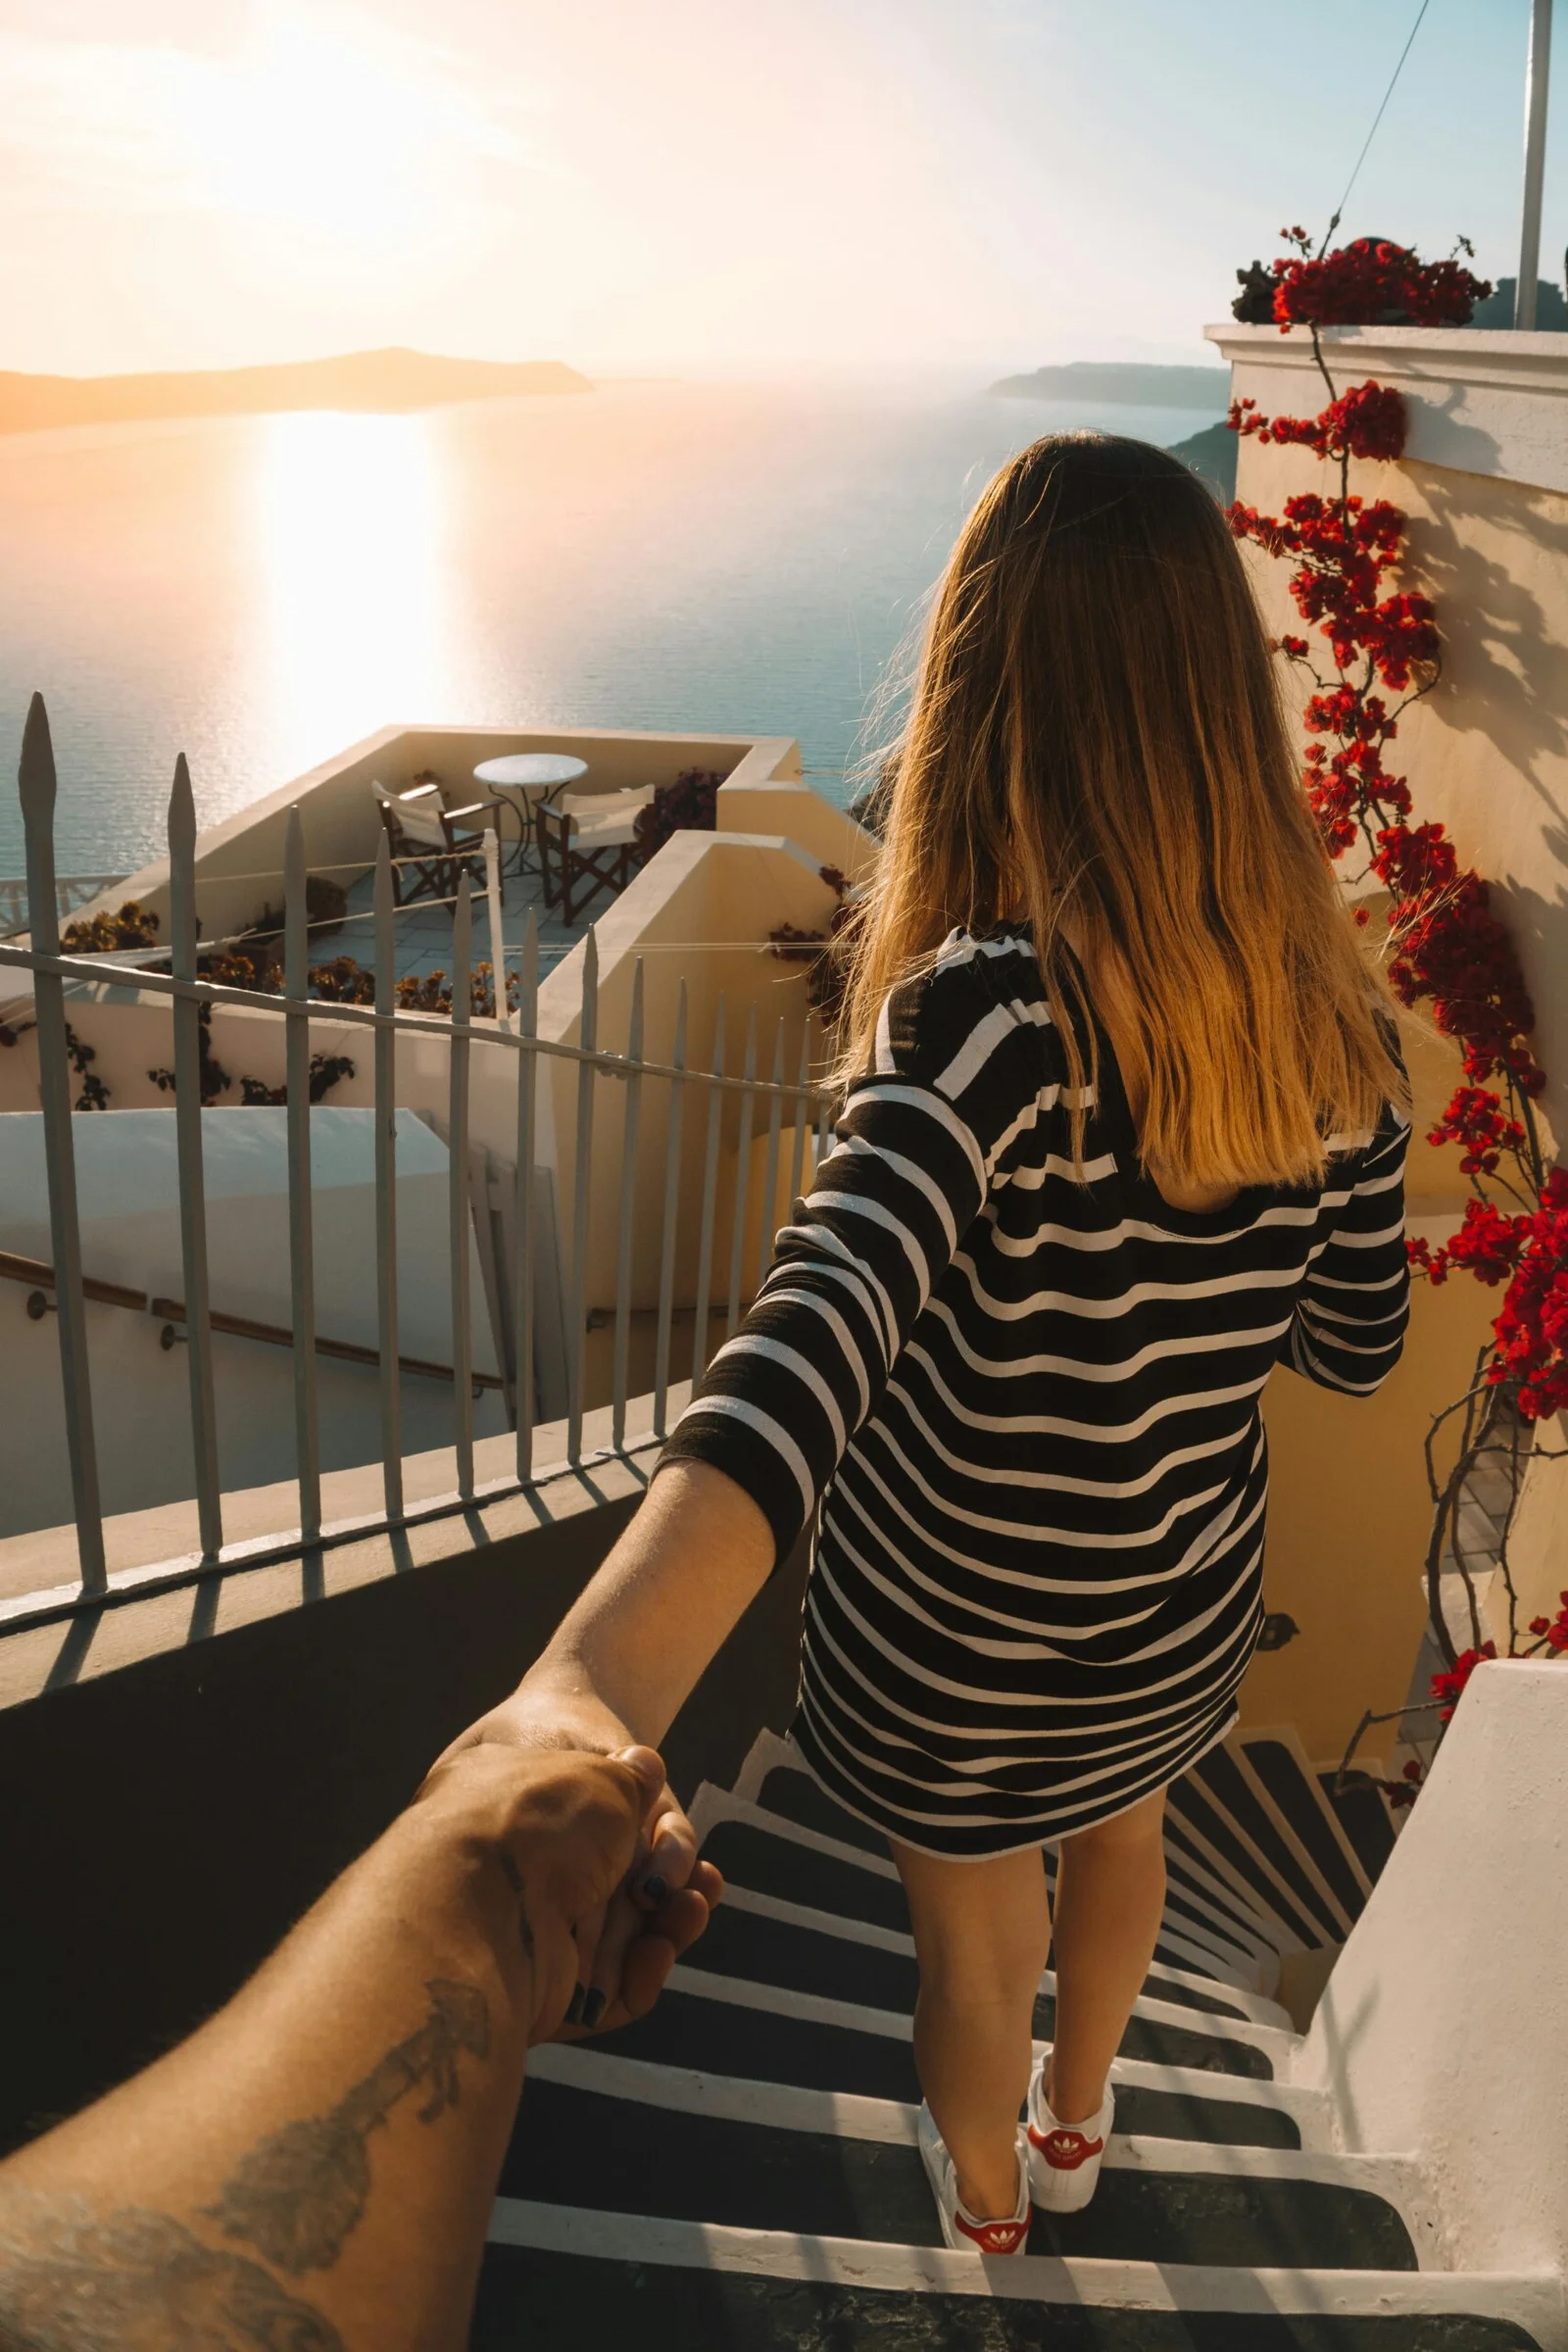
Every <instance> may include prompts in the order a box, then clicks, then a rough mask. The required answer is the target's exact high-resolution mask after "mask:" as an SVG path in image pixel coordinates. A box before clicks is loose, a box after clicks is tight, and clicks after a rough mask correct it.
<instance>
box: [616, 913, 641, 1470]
mask: <svg viewBox="0 0 1568 2352" xmlns="http://www.w3.org/2000/svg"><path fill="white" fill-rule="evenodd" d="M642 1056H643V959H642V957H641V956H638V958H637V961H636V964H635V966H634V967H633V970H632V976H631V1022H630V1026H629V1028H628V1030H627V1035H626V1064H627V1067H626V1113H625V1119H624V1122H623V1124H622V1127H621V1135H620V1235H619V1248H618V1251H617V1255H616V1260H615V1352H614V1370H613V1378H612V1384H611V1406H610V1418H611V1437H610V1442H611V1444H612V1445H613V1446H614V1448H615V1450H616V1452H617V1453H618V1452H619V1450H620V1448H621V1446H623V1445H624V1443H625V1439H626V1381H627V1374H628V1370H629V1367H630V1351H631V1263H632V1222H633V1219H634V1218H635V1216H636V1213H637V1126H638V1112H639V1110H640V1108H641V1103H642V1084H643V1081H642V1072H641V1070H640V1068H639V1066H638V1065H639V1063H640V1062H641V1060H642Z"/></svg>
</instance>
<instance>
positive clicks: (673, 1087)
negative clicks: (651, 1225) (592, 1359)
mask: <svg viewBox="0 0 1568 2352" xmlns="http://www.w3.org/2000/svg"><path fill="white" fill-rule="evenodd" d="M669 1058H670V1060H671V1061H672V1062H673V1063H674V1065H675V1067H676V1069H677V1070H683V1069H684V1068H685V1066H686V983H685V981H684V980H683V981H682V982H681V984H680V999H679V1003H678V1004H677V1006H676V1010H675V1043H674V1045H673V1046H672V1048H671V1049H670V1055H669ZM684 1094H685V1089H684V1088H683V1087H682V1085H681V1082H680V1080H679V1079H678V1078H672V1079H671V1080H670V1082H669V1127H668V1130H667V1133H666V1135H665V1140H664V1231H663V1240H662V1247H661V1251H660V1259H659V1334H658V1338H657V1340H656V1341H655V1345H654V1435H655V1437H656V1438H662V1437H664V1436H665V1434H666V1432H665V1428H664V1400H665V1396H666V1394H667V1391H668V1388H669V1333H670V1325H671V1323H672V1321H673V1319H674V1309H675V1232H676V1227H677V1224H678V1223H679V1219H680V1129H681V1110H682V1107H683V1098H684Z"/></svg>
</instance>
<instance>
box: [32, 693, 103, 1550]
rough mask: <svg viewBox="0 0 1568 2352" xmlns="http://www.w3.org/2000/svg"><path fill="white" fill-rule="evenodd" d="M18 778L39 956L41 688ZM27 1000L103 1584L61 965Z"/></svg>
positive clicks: (77, 1485) (65, 1382)
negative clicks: (33, 1032)
mask: <svg viewBox="0 0 1568 2352" xmlns="http://www.w3.org/2000/svg"><path fill="white" fill-rule="evenodd" d="M17 784H18V788H19V790H20V792H21V796H22V825H23V832H24V835H25V841H26V852H27V928H28V934H29V937H28V945H29V946H30V947H32V948H33V949H35V950H36V951H37V952H38V953H39V954H40V955H44V956H58V955H59V953H60V918H59V911H58V906H57V901H56V896H55V852H54V824H55V756H54V751H53V748H52V746H51V744H50V741H49V717H48V713H47V712H46V711H45V710H44V707H43V696H42V695H41V694H35V695H34V696H33V698H32V701H31V703H30V704H29V705H28V709H27V718H26V724H25V728H24V730H23V736H22V764H21V766H20V768H19V769H18V771H17ZM32 1003H33V1010H34V1013H35V1015H36V1018H37V1023H38V1101H39V1104H40V1107H41V1109H42V1112H43V1155H44V1168H45V1171H46V1177H47V1182H48V1187H49V1234H50V1246H51V1248H52V1250H53V1251H54V1261H55V1304H56V1306H57V1308H58V1310H59V1311H58V1313H57V1315H56V1318H55V1320H56V1325H57V1327H58V1331H59V1336H60V1380H61V1387H62V1390H63V1392H64V1401H65V1412H66V1452H67V1456H68V1458H69V1460H70V1463H71V1497H72V1507H73V1511H74V1513H75V1519H76V1559H77V1562H78V1564H79V1566H80V1569H81V1589H82V1591H83V1592H84V1593H102V1592H103V1591H104V1590H105V1587H106V1584H107V1582H108V1578H107V1572H106V1569H105V1564H104V1526H103V1512H102V1507H101V1504H100V1500H99V1492H98V1449H97V1446H96V1443H95V1441H94V1437H93V1425H92V1387H91V1381H90V1376H89V1372H88V1366H87V1313H86V1307H85V1304H84V1301H83V1296H82V1287H81V1228H80V1222H79V1219H78V1216H77V1211H76V1158H75V1145H74V1140H73V1134H72V1127H71V1065H70V1062H69V1059H68V1057H67V1045H68V1041H67V1037H66V988H65V982H64V981H63V980H62V979H61V977H60V975H59V973H58V972H36V973H34V975H33V982H32Z"/></svg>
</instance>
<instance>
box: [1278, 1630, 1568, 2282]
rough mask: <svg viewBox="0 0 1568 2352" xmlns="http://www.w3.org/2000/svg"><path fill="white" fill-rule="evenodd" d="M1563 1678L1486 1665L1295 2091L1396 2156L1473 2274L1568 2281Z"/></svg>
mask: <svg viewBox="0 0 1568 2352" xmlns="http://www.w3.org/2000/svg"><path fill="white" fill-rule="evenodd" d="M1565 1954H1568V1665H1565V1664H1562V1663H1560V1662H1558V1661H1556V1660H1554V1659H1553V1660H1549V1661H1544V1660H1539V1659H1531V1660H1525V1659H1513V1660H1509V1661H1507V1662H1506V1663H1498V1664H1497V1665H1495V1666H1483V1667H1481V1668H1479V1669H1478V1670H1477V1672H1476V1674H1475V1675H1474V1676H1473V1678H1472V1680H1471V1683H1470V1687H1469V1689H1468V1690H1467V1691H1466V1692H1465V1694H1464V1697H1463V1699H1462V1700H1461V1701H1460V1704H1459V1709H1458V1712H1457V1714H1456V1715H1455V1716H1454V1719H1453V1724H1452V1727H1451V1728H1450V1730H1449V1732H1448V1736H1447V1738H1446V1740H1445V1741H1444V1743H1443V1746H1442V1747H1441V1749H1440V1750H1439V1753H1438V1758H1437V1763H1436V1765H1435V1767H1434V1770H1433V1773H1432V1777H1431V1780H1430V1782H1429V1784H1428V1786H1427V1788H1426V1789H1425V1790H1424V1791H1423V1793H1422V1795H1421V1797H1420V1799H1419V1801H1418V1802H1417V1804H1416V1806H1415V1810H1414V1812H1413V1813H1412V1815H1411V1817H1410V1820H1409V1822H1408V1823H1407V1825H1406V1827H1405V1829H1404V1831H1403V1834H1402V1835H1401V1837H1400V1838H1399V1841H1398V1843H1397V1845H1396V1847H1395V1849H1394V1852H1393V1854H1392V1856H1391V1857H1390V1859H1389V1861H1388V1863H1387V1865H1386V1866H1385V1869H1384V1872H1383V1876H1382V1877H1381V1879H1380V1880H1379V1881H1378V1884H1377V1887H1376V1888H1375V1889H1374V1891H1373V1894H1372V1899H1371V1901H1370V1902H1369V1903H1368V1905H1367V1907H1366V1910H1365V1911H1364V1912H1363V1914H1362V1916H1361V1918H1360V1920H1359V1921H1358V1922H1357V1924H1356V1927H1355V1930H1354V1932H1353V1934H1352V1935H1351V1936H1350V1939H1349V1941H1348V1944H1347V1945H1346V1947H1345V1950H1344V1952H1343V1954H1342V1955H1341V1957H1340V1960H1339V1962H1338V1964H1337V1965H1336V1967H1335V1970H1334V1973H1333V1975H1332V1976H1331V1977H1330V1979H1329V1981H1328V1985H1327V1988H1326V1989H1325V1991H1324V1994H1323V1998H1322V2001H1321V2002H1320V2004H1319V2007H1318V2011H1317V2015H1316V2017H1315V2018H1314V2020H1313V2023H1312V2029H1311V2032H1310V2034H1308V2036H1307V2041H1306V2046H1305V2049H1304V2050H1303V2051H1302V2053H1301V2058H1300V2062H1299V2067H1298V2078H1299V2079H1304V2080H1305V2081H1307V2082H1313V2083H1316V2084H1320V2085H1322V2086H1324V2087H1326V2088H1328V2089H1329V2090H1330V2091H1331V2092H1332V2093H1333V2095H1334V2098H1335V2102H1336V2105H1337V2108H1338V2112H1339V2117H1340V2122H1341V2127H1342V2130H1343V2132H1344V2139H1345V2145H1346V2146H1347V2147H1348V2148H1351V2149H1357V2148H1360V2149H1383V2150H1385V2151H1393V2152H1397V2151H1400V2150H1405V2149H1408V2150H1410V2151H1412V2152H1414V2153H1415V2154H1417V2155H1418V2156H1419V2158H1420V2160H1421V2163H1422V2165H1423V2167H1424V2168H1425V2170H1426V2173H1427V2177H1428V2180H1429V2183H1430V2186H1431V2188H1432V2191H1433V2193H1434V2197H1435V2201H1436V2204H1437V2207H1438V2210H1439V2212H1440V2213H1441V2215H1442V2216H1443V2217H1444V2220H1445V2222H1446V2226H1447V2229H1448V2231H1449V2235H1450V2243H1449V2246H1448V2249H1447V2251H1448V2259H1449V2261H1450V2262H1451V2263H1452V2264H1454V2265H1455V2266H1458V2267H1464V2268H1468V2269H1473V2270H1526V2269H1531V2268H1536V2267H1541V2268H1546V2267H1550V2268H1554V2269H1559V2270H1568V2035H1565V2034H1564V2033H1563V2028H1562V1993H1563V1963H1564V1956H1565Z"/></svg>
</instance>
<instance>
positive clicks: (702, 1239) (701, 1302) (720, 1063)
mask: <svg viewBox="0 0 1568 2352" xmlns="http://www.w3.org/2000/svg"><path fill="white" fill-rule="evenodd" d="M723 1075H724V996H723V992H722V990H720V992H719V999H718V1010H717V1012H716V1013H715V1014H714V1016H713V1076H714V1077H715V1078H722V1077H723ZM723 1117H724V1089H723V1088H722V1087H721V1086H711V1087H710V1088H709V1090H708V1133H707V1136H706V1138H705V1140H704V1145H703V1218H702V1225H701V1228H700V1229H699V1232H698V1236H697V1299H696V1304H695V1306H694V1307H693V1310H692V1383H693V1386H695V1385H696V1383H697V1382H698V1381H699V1380H701V1378H702V1376H703V1374H704V1372H705V1371H706V1370H707V1368H708V1302H709V1299H710V1298H711V1295H712V1284H713V1221H714V1218H715V1216H716V1214H717V1207H718V1146H719V1132H720V1128H721V1126H722V1123H723Z"/></svg>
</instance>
